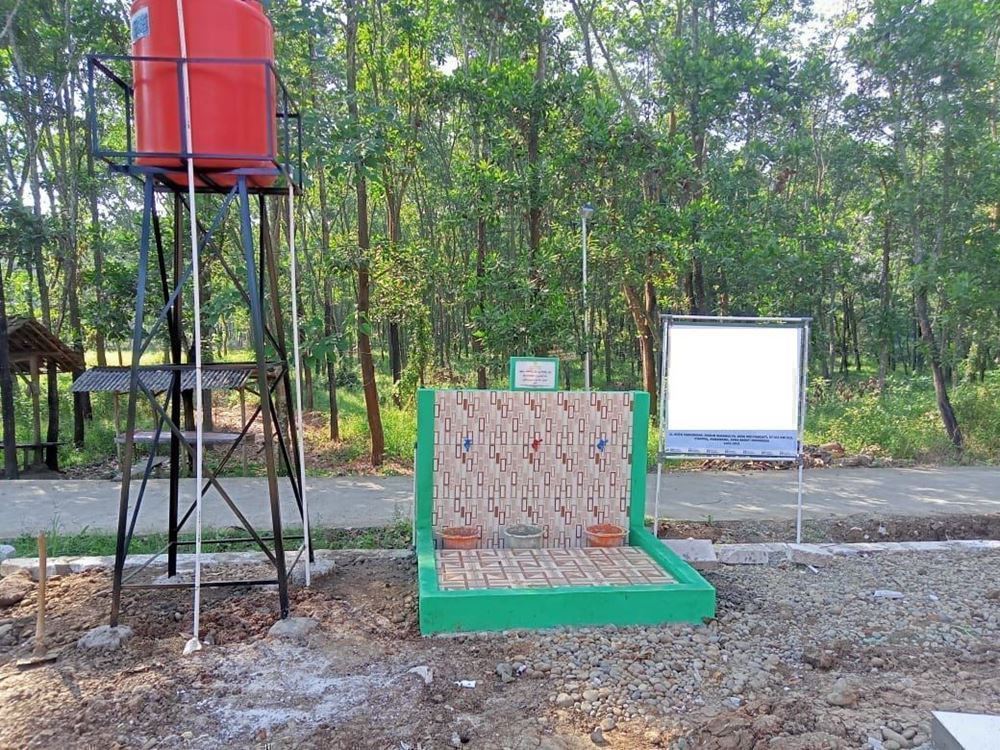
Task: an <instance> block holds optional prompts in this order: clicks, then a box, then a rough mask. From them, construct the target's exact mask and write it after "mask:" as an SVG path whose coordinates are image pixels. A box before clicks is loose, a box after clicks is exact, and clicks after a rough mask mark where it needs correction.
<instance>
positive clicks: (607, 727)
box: [601, 716, 616, 732]
mask: <svg viewBox="0 0 1000 750" xmlns="http://www.w3.org/2000/svg"><path fill="white" fill-rule="evenodd" d="M615 726H616V722H615V720H614V719H613V718H611V717H610V716H609V717H607V718H606V719H603V720H602V721H601V730H602V731H605V732H610V731H611V730H612V729H614V728H615Z"/></svg>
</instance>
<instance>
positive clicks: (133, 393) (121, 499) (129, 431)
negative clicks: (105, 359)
mask: <svg viewBox="0 0 1000 750" xmlns="http://www.w3.org/2000/svg"><path fill="white" fill-rule="evenodd" d="M154 200H155V196H154V193H153V178H152V177H146V181H145V183H144V184H143V204H142V233H141V235H140V238H139V275H138V278H137V280H136V289H135V323H134V324H133V327H132V361H131V363H130V366H129V388H128V409H127V417H126V419H125V447H124V450H123V451H122V466H121V470H122V486H121V492H120V494H119V496H118V541H117V544H116V545H115V570H114V580H113V584H112V587H111V627H116V626H117V625H118V615H119V613H120V612H121V594H122V574H123V573H124V571H125V555H126V553H127V551H128V550H127V549H126V541H127V539H126V535H127V526H128V501H129V490H130V489H131V479H132V459H133V454H134V449H135V411H136V399H137V398H138V395H139V359H140V353H141V351H142V319H143V315H144V313H145V309H146V277H147V274H148V271H149V240H150V226H151V223H152V215H153V201H154Z"/></svg>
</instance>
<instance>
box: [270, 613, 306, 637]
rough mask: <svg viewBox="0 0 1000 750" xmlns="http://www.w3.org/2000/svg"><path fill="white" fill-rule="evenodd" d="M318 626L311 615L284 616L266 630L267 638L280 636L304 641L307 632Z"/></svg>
mask: <svg viewBox="0 0 1000 750" xmlns="http://www.w3.org/2000/svg"><path fill="white" fill-rule="evenodd" d="M318 627H319V621H318V620H314V619H313V618H312V617H286V618H285V619H284V620H278V621H277V622H276V623H274V625H272V626H271V628H270V630H268V631H267V635H268V637H269V638H281V639H284V640H289V641H305V640H307V639H308V638H309V634H310V633H312V632H313V631H314V630H315V629H316V628H318Z"/></svg>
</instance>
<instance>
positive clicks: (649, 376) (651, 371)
mask: <svg viewBox="0 0 1000 750" xmlns="http://www.w3.org/2000/svg"><path fill="white" fill-rule="evenodd" d="M622 289H623V291H624V292H625V299H626V301H627V302H628V307H629V311H630V312H631V313H632V319H633V320H634V321H635V327H636V330H637V331H638V339H639V358H640V359H641V361H642V387H643V390H645V391H646V392H647V393H648V394H649V411H650V414H656V413H657V411H656V401H657V396H658V395H659V394H658V389H657V387H656V334H655V330H656V329H655V328H653V327H651V326H650V324H649V315H648V307H649V304H650V301H652V304H653V305H654V307H655V295H653V294H652V292H653V284H652V282H649V281H647V282H646V284H645V292H644V296H645V300H640V299H639V292H638V290H636V289H634V288H633V287H631V286H630V285H629V284H623V285H622Z"/></svg>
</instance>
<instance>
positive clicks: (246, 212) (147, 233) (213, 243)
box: [87, 55, 312, 626]
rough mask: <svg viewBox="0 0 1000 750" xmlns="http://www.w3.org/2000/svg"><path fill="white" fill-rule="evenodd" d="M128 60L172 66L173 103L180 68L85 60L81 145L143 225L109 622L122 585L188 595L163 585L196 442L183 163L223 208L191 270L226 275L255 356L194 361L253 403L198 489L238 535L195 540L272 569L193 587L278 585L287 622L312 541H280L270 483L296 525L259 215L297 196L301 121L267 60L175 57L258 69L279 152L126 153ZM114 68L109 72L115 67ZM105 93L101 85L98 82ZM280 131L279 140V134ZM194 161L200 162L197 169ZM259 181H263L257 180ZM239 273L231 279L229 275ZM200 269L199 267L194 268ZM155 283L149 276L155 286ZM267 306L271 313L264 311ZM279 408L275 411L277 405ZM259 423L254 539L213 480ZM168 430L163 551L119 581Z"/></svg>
mask: <svg viewBox="0 0 1000 750" xmlns="http://www.w3.org/2000/svg"><path fill="white" fill-rule="evenodd" d="M136 62H157V63H164V64H168V63H169V64H173V65H175V66H176V67H177V87H178V88H177V94H178V99H177V101H182V99H181V98H180V94H181V85H182V76H181V71H182V67H183V65H184V63H185V60H183V59H182V58H172V57H171V58H167V57H136V56H128V55H91V56H89V57H88V59H87V75H88V81H89V87H88V101H87V110H88V125H89V131H90V148H91V150H92V152H93V154H94V156H95V157H96V158H99V159H101V160H103V161H105V162H106V163H107V164H108V165H109V168H110V170H111V171H112V172H114V173H119V174H124V175H128V176H129V177H131V178H133V179H134V180H136V181H138V182H140V183H141V185H142V195H143V208H142V223H141V230H140V237H139V263H138V274H137V279H136V294H135V317H134V323H133V330H132V359H131V366H130V371H129V391H128V406H127V410H126V426H125V443H124V448H123V453H122V467H121V469H122V485H121V492H120V495H119V503H118V538H117V545H116V550H115V566H114V576H113V586H112V602H111V618H110V619H111V625H112V626H116V625H117V624H118V621H119V619H120V616H121V599H122V592H123V591H124V590H127V589H132V588H188V587H191V586H192V585H193V584H191V583H186V582H179V581H173V580H170V579H173V578H174V577H175V576H176V575H177V561H178V560H177V558H178V552H179V548H181V547H184V546H187V545H191V544H194V542H190V541H186V540H181V539H180V538H179V537H180V531H181V529H182V528H183V527H184V525H185V524H186V523H187V521H188V520H189V519H190V518H191V515H192V513H194V511H195V508H196V503H195V502H192V503H191V504H190V506H189V507H188V508H187V509H186V510H185V512H184V513H183V515H181V512H180V510H181V508H180V478H181V475H180V472H181V465H182V458H185V457H190V458H191V459H194V454H195V447H194V445H193V444H192V443H193V440H191V439H190V438H189V436H188V435H187V434H186V433H185V432H184V430H183V429H182V427H181V400H182V391H181V380H182V377H183V374H184V373H185V372H187V371H191V370H193V369H194V365H193V364H188V363H185V362H184V361H183V343H184V341H183V340H184V336H183V328H184V322H183V314H182V313H183V311H182V300H183V289H184V286H185V285H186V284H187V283H188V282H189V281H191V280H192V278H193V277H194V276H195V273H194V271H195V269H194V268H193V267H192V266H191V265H190V262H189V261H188V262H185V256H186V253H185V248H184V243H183V235H184V232H183V228H182V227H183V217H184V215H185V213H186V212H188V211H189V210H190V207H189V206H188V202H187V193H188V186H187V184H186V181H185V180H183V179H180V178H179V174H180V173H182V172H183V171H185V170H186V164H187V160H189V159H193V160H194V167H195V177H196V186H197V187H196V192H197V193H200V194H203V193H215V194H218V195H220V196H222V201H221V203H220V204H219V205H218V207H217V208H216V209H215V211H214V215H213V217H212V220H211V222H210V223H209V224H208V225H205V224H203V223H201V222H199V223H198V227H197V242H198V247H199V250H200V252H201V258H202V265H204V264H205V262H206V261H215V262H217V263H218V264H219V265H220V266H221V267H222V269H223V270H224V272H225V274H226V276H228V277H229V279H230V280H231V281H232V283H233V285H234V286H235V287H236V289H237V291H238V293H239V294H240V296H241V298H242V300H243V301H244V303H245V304H246V305H247V307H248V310H249V313H250V327H251V331H250V333H251V341H252V345H253V355H254V358H253V360H252V361H250V362H243V363H229V362H227V363H225V364H220V365H211V364H205V365H203V367H202V370H203V371H209V370H211V369H212V368H213V367H220V368H225V369H233V368H242V369H244V370H246V371H247V372H248V374H249V375H250V377H252V378H255V379H256V391H253V390H252V389H248V390H251V392H255V394H256V395H257V396H258V398H259V404H258V405H257V407H256V408H255V409H254V410H253V412H252V414H250V416H249V417H248V418H247V419H246V421H245V422H244V424H243V425H242V428H241V430H240V432H239V435H238V437H237V439H236V440H235V441H234V442H232V443H230V445H229V447H228V449H227V450H226V451H225V453H224V455H223V456H222V458H221V459H220V460H219V462H218V464H217V466H216V467H215V468H214V470H212V471H211V472H210V473H209V474H208V475H207V477H206V478H205V480H204V483H203V485H202V486H201V487H199V488H197V491H198V492H200V494H201V495H202V496H204V495H205V494H206V493H207V492H208V490H209V489H210V488H214V489H215V490H216V491H217V492H218V494H219V495H220V497H221V498H222V501H223V502H224V503H225V504H226V506H227V507H228V508H229V509H230V510H231V511H232V513H233V515H234V516H235V518H236V519H237V521H238V522H239V524H240V526H242V528H243V529H244V530H245V531H246V533H247V536H246V537H241V538H238V539H232V538H228V539H225V540H224V541H216V542H213V541H211V540H210V541H205V542H203V544H204V545H206V546H210V545H213V544H232V543H235V542H246V543H250V542H253V543H255V544H256V545H257V546H258V547H259V548H260V549H261V551H262V552H263V553H264V555H265V556H266V557H267V559H268V561H269V562H270V563H271V564H272V565H273V567H274V570H275V576H274V577H273V578H270V577H269V578H262V579H236V580H229V579H227V580H210V581H202V582H201V585H202V586H246V585H277V588H278V605H279V612H280V615H281V617H282V618H284V617H287V616H288V612H289V597H288V585H289V581H290V579H291V574H292V571H293V569H294V568H295V565H297V564H298V562H299V560H300V559H301V557H302V553H303V552H304V551H305V550H306V549H308V550H309V557H310V560H311V559H312V545H311V544H306V543H305V542H306V541H307V540H306V539H305V538H304V536H303V535H302V534H296V535H289V534H285V533H284V531H283V520H282V514H281V503H280V500H281V492H280V488H279V482H278V476H279V472H283V473H284V474H285V475H286V476H287V478H288V480H289V483H290V486H291V491H292V495H293V496H294V500H295V506H296V508H297V510H298V517H299V520H300V521H301V522H302V523H303V528H304V529H305V528H307V525H306V524H305V520H306V518H305V512H304V507H303V506H304V503H303V490H304V488H303V487H301V486H300V477H301V476H302V475H301V466H300V465H299V462H300V456H299V452H298V449H297V446H298V434H297V421H296V419H295V402H294V399H293V391H292V383H291V374H290V368H289V362H288V347H287V346H286V341H285V319H284V314H283V311H282V305H281V302H280V299H281V298H280V293H279V277H278V263H277V257H276V253H275V248H274V246H273V242H272V233H271V225H270V218H269V212H268V201H269V196H288V195H289V193H291V194H292V195H298V194H300V193H301V190H302V174H303V170H302V120H301V117H300V115H299V113H298V112H297V111H295V109H294V102H293V101H292V99H291V97H290V96H289V94H288V91H287V89H286V88H285V86H284V84H283V83H282V81H281V79H280V78H279V77H278V75H277V71H276V70H275V68H274V65H273V63H272V62H271V61H269V60H226V59H215V58H189V59H188V60H187V61H186V62H187V63H188V64H189V65H191V66H192V68H193V67H194V66H196V65H200V64H211V65H240V66H247V65H250V66H260V67H261V69H262V71H263V78H264V81H265V86H266V96H267V97H268V98H272V97H273V99H274V101H275V105H276V106H275V115H276V116H275V120H274V121H272V120H271V119H270V117H267V116H266V115H264V114H263V113H262V117H263V118H264V119H265V120H267V123H266V127H267V136H268V143H275V142H277V143H278V149H277V151H276V152H273V153H266V154H247V155H239V156H235V157H234V156H233V155H231V154H217V153H202V152H192V153H188V152H186V151H178V152H171V153H161V152H156V153H153V152H142V151H139V150H137V149H136V148H135V145H134V144H135V140H134V139H133V131H134V123H133V112H134V106H133V104H134V98H135V91H134V88H133V86H132V84H131V83H129V81H128V78H127V75H124V74H122V73H121V72H120V68H122V67H124V66H125V65H126V64H128V65H129V66H130V67H131V66H132V65H133V64H134V63H136ZM116 67H117V68H119V70H116V69H115V68H116ZM102 82H103V83H104V84H105V88H104V89H103V90H102V89H101V83H102ZM108 89H110V97H111V100H112V101H114V99H115V97H117V99H118V101H120V102H121V104H122V109H121V112H120V116H121V118H122V121H123V122H124V126H125V141H126V144H125V148H124V149H114V148H109V147H107V146H105V145H104V143H103V141H102V132H101V128H100V127H99V123H98V119H97V99H98V97H99V96H103V97H105V98H107V97H108V96H109V92H108ZM179 109H181V113H180V123H179V127H180V131H179V132H180V133H184V132H185V127H186V119H185V113H184V111H183V108H179ZM233 125H234V127H242V126H245V125H246V123H238V122H237V123H234V124H233ZM279 136H280V137H279ZM213 159H214V160H219V159H225V160H226V161H228V162H229V165H228V166H222V167H218V166H212V167H211V168H205V167H204V166H203V165H204V164H206V163H212V162H209V161H207V160H213ZM174 160H176V162H177V164H178V166H177V167H169V168H168V167H164V166H156V165H150V163H149V162H150V161H155V162H159V163H160V164H162V163H163V162H164V161H167V162H168V163H172V162H173V161H174ZM242 161H246V162H247V163H248V164H250V166H246V167H233V166H232V162H242ZM199 162H201V163H199ZM262 178H266V179H262ZM163 194H166V195H168V196H169V198H170V201H169V203H170V208H169V212H170V213H171V214H172V216H171V218H172V221H173V231H172V236H173V245H172V248H171V249H170V252H169V261H170V262H169V264H168V252H167V250H166V248H165V247H164V244H165V243H164V241H163V233H162V231H161V228H162V227H161V218H160V215H159V213H158V212H157V196H158V195H163ZM231 214H236V215H237V217H238V230H237V234H238V236H239V241H240V248H241V250H242V265H243V268H242V269H235V268H233V267H232V265H231V264H230V263H228V262H227V261H226V259H225V257H224V256H223V253H222V248H221V244H220V243H219V242H218V241H217V235H218V233H219V231H220V229H221V228H222V226H223V224H224V222H225V220H226V218H227V216H229V215H231ZM254 214H256V219H257V227H258V230H259V233H258V234H257V235H256V236H255V234H254V222H253V215H254ZM154 250H155V265H152V264H151V262H150V261H151V258H150V256H151V254H152V252H153V251H154ZM151 266H152V268H153V269H154V270H155V272H156V275H157V277H158V279H157V280H158V282H159V287H160V291H161V292H162V304H161V305H160V306H159V307H158V309H157V308H156V307H153V306H152V305H150V303H149V302H148V301H147V285H149V283H150V271H151ZM238 270H242V274H241V273H238ZM199 271H200V269H199ZM157 280H153V281H152V284H153V285H155V284H156V281H157ZM151 307H152V309H153V310H154V311H155V317H152V321H153V322H152V323H151V324H150V325H149V326H148V327H147V326H146V325H145V322H146V320H147V314H148V312H149V310H148V309H147V308H151ZM268 307H270V310H268ZM164 325H165V326H166V335H167V337H168V339H169V350H170V363H169V364H162V363H161V364H151V365H143V364H141V359H142V355H143V353H144V352H145V351H146V349H147V348H148V347H149V345H150V344H151V343H152V342H153V341H154V340H155V339H156V337H157V336H158V335H160V333H161V331H162V330H163V328H164ZM146 370H161V371H162V370H169V371H170V372H171V384H170V387H169V388H168V389H166V390H165V391H164V392H163V393H162V394H158V393H154V392H153V390H151V389H150V388H149V387H148V386H147V385H146V384H145V383H144V382H143V379H142V372H143V371H146ZM140 396H142V397H144V399H145V400H146V401H147V402H148V404H149V406H150V408H151V409H152V412H153V414H154V417H155V423H156V428H155V430H154V434H153V439H152V446H151V449H150V452H149V458H148V460H147V462H146V466H145V468H144V470H143V473H142V478H141V480H140V482H139V487H138V490H137V492H136V494H135V497H134V499H133V498H132V496H131V495H132V492H131V490H132V466H133V463H134V461H135V439H134V435H135V427H136V413H137V406H138V403H139V399H140ZM279 404H280V406H281V407H283V408H279ZM282 411H284V414H285V415H286V419H285V424H284V425H283V424H282V420H281V418H280V415H281V412H282ZM258 418H259V419H260V422H261V432H262V435H263V448H262V453H263V456H264V464H265V469H266V472H267V488H268V491H267V495H268V497H267V501H268V504H269V508H270V518H271V523H270V526H271V528H270V531H269V533H266V534H264V535H262V534H260V533H258V531H257V530H256V529H255V528H254V527H253V525H252V524H251V523H250V521H249V520H248V519H247V517H246V515H245V514H244V513H243V511H242V510H241V509H240V507H239V506H238V505H237V503H236V502H235V500H234V499H233V497H232V496H231V495H230V494H229V493H228V492H227V491H226V489H225V487H224V486H223V483H222V481H221V480H220V474H221V472H222V471H223V470H224V469H225V467H226V465H227V464H228V463H229V460H230V458H231V457H232V456H233V455H234V454H235V452H236V449H237V448H238V447H239V446H240V445H241V444H242V443H243V441H244V440H246V438H247V434H248V433H249V430H250V428H251V426H252V425H253V424H254V423H255V422H256V421H257V420H258ZM164 431H166V432H167V438H166V439H167V440H169V445H170V480H169V492H168V508H167V544H166V545H165V546H164V547H163V548H162V549H160V550H159V551H158V552H157V553H155V554H154V555H152V556H150V557H149V558H148V559H147V560H146V561H145V562H144V563H142V564H141V565H138V566H137V567H135V568H134V569H131V570H129V571H128V573H127V574H126V563H127V561H128V555H129V549H130V546H131V542H132V539H133V536H134V532H135V528H136V523H137V521H138V518H139V513H140V511H141V509H142V504H143V500H144V498H145V494H146V490H147V488H148V483H149V477H150V475H151V473H152V470H153V468H154V462H153V459H154V458H155V456H156V453H157V449H158V447H159V445H160V441H161V438H163V437H164V435H163V433H164ZM289 542H292V543H294V542H301V543H300V544H299V545H298V547H297V552H296V554H295V555H294V557H293V559H292V561H291V563H290V564H289V563H288V562H287V560H286V543H289ZM164 553H165V554H166V559H167V578H168V581H167V582H164V583H134V582H133V579H135V578H136V577H137V576H138V574H139V573H141V572H142V571H143V570H144V569H145V568H147V567H148V566H149V565H150V564H151V563H152V562H154V561H155V560H157V559H159V558H160V557H161V556H162V555H163V554H164Z"/></svg>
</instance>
